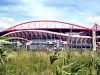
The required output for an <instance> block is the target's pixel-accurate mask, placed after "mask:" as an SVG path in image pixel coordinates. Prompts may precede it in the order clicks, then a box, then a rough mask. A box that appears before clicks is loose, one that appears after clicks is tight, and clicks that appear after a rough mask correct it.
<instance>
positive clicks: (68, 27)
mask: <svg viewBox="0 0 100 75" xmlns="http://www.w3.org/2000/svg"><path fill="white" fill-rule="evenodd" d="M93 31H95V34H94V36H96V38H94V40H96V42H97V43H99V41H100V36H99V35H100V27H99V25H97V24H94V26H93V27H92V28H87V27H84V26H80V25H76V24H71V23H67V22H62V21H53V20H37V21H30V22H25V23H21V24H18V25H15V26H13V27H10V28H8V29H6V30H4V31H2V32H0V36H1V37H12V39H11V40H9V41H10V42H13V43H16V44H17V45H18V46H21V47H23V48H26V49H39V48H40V49H41V48H46V49H66V48H68V47H70V48H83V49H86V48H90V49H91V48H92V47H93Z"/></svg>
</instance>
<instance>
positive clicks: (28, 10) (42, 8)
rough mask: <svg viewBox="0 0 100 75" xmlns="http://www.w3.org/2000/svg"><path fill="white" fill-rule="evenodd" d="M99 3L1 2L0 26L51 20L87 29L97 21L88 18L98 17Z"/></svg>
mask: <svg viewBox="0 0 100 75" xmlns="http://www.w3.org/2000/svg"><path fill="white" fill-rule="evenodd" d="M99 3H100V1H99V0H91V1H90V0H76V1H75V0H16V1H13V0H1V1H0V19H1V20H0V24H1V25H5V26H4V27H6V28H7V27H11V26H13V25H15V24H18V23H21V22H24V21H31V20H37V19H52V20H60V21H66V22H71V23H76V24H82V25H84V26H87V25H88V27H89V26H91V23H93V21H95V19H96V21H97V19H99V18H97V17H88V16H100V14H99V13H100V10H98V9H99V7H100V4H99ZM92 18H95V19H92ZM3 19H4V20H3ZM98 21H99V20H98ZM86 24H87V25H86Z"/></svg>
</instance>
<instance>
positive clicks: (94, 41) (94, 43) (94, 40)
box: [92, 30, 96, 51]
mask: <svg viewBox="0 0 100 75" xmlns="http://www.w3.org/2000/svg"><path fill="white" fill-rule="evenodd" d="M92 44H93V49H92V50H93V51H96V31H95V30H93V31H92Z"/></svg>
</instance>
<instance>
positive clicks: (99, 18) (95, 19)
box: [86, 16, 100, 24]
mask: <svg viewBox="0 0 100 75" xmlns="http://www.w3.org/2000/svg"><path fill="white" fill-rule="evenodd" d="M86 20H87V22H89V23H97V24H100V16H96V17H92V16H90V17H87V19H86Z"/></svg>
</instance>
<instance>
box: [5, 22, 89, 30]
mask: <svg viewBox="0 0 100 75" xmlns="http://www.w3.org/2000/svg"><path fill="white" fill-rule="evenodd" d="M43 28H45V29H48V28H69V29H71V28H73V29H85V30H91V29H89V28H87V27H84V26H81V25H77V24H72V23H68V22H62V21H54V20H36V21H29V22H24V23H21V24H17V25H15V26H12V27H10V28H8V29H6V30H4V31H12V30H21V29H43Z"/></svg>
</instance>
